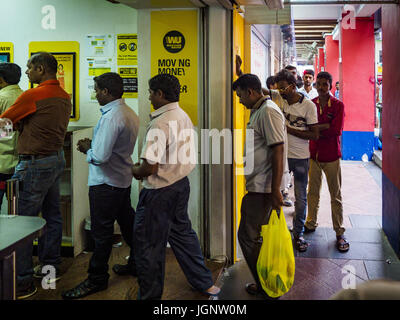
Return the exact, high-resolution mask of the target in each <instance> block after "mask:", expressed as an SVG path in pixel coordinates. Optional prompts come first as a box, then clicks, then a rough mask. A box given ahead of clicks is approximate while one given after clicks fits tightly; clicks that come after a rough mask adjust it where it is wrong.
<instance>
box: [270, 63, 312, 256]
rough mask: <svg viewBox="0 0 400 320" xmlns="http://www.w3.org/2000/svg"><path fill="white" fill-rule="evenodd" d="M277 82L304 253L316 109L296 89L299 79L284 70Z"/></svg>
mask: <svg viewBox="0 0 400 320" xmlns="http://www.w3.org/2000/svg"><path fill="white" fill-rule="evenodd" d="M275 79H276V82H277V87H278V90H279V93H280V95H281V96H282V98H283V99H284V100H286V102H287V103H285V105H284V106H283V113H284V115H285V118H286V129H287V140H288V156H287V157H288V163H289V170H290V171H292V172H293V177H294V189H295V197H296V201H295V215H294V217H293V237H294V240H295V247H296V249H297V250H299V251H301V252H304V251H306V250H307V247H308V243H307V242H306V241H305V240H304V238H303V233H304V223H305V219H306V213H307V210H306V208H307V184H308V168H309V158H310V151H309V142H308V140H310V139H318V134H319V131H318V127H317V126H316V125H317V124H318V116H317V107H316V106H315V104H314V103H313V102H312V101H311V100H309V99H307V98H305V97H304V95H303V94H302V93H299V92H298V91H297V90H296V79H295V77H294V76H293V74H291V73H290V72H289V71H287V70H281V71H280V72H279V73H278V74H277V75H276V78H275Z"/></svg>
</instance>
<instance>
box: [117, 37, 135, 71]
mask: <svg viewBox="0 0 400 320" xmlns="http://www.w3.org/2000/svg"><path fill="white" fill-rule="evenodd" d="M117 64H118V65H119V66H131V65H133V66H135V65H137V34H118V35H117Z"/></svg>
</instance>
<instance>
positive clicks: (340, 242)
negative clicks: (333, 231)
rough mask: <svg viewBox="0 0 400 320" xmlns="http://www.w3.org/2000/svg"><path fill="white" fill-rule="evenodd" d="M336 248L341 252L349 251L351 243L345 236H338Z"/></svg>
mask: <svg viewBox="0 0 400 320" xmlns="http://www.w3.org/2000/svg"><path fill="white" fill-rule="evenodd" d="M336 248H337V249H338V250H339V251H340V252H347V251H349V249H350V243H349V242H348V241H347V240H346V238H345V237H344V236H338V237H336Z"/></svg>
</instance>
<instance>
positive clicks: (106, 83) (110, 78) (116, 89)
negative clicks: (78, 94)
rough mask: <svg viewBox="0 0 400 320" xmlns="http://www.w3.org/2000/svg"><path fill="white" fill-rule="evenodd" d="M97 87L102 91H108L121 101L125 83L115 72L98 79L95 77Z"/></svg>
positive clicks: (104, 74)
mask: <svg viewBox="0 0 400 320" xmlns="http://www.w3.org/2000/svg"><path fill="white" fill-rule="evenodd" d="M93 80H94V82H96V84H97V87H98V88H99V89H101V90H103V89H106V88H107V90H108V92H109V93H110V94H111V95H112V96H113V97H114V98H116V99H120V98H121V97H122V95H123V93H124V82H123V80H122V78H121V76H120V75H119V74H118V73H115V72H106V73H103V74H102V75H100V76H98V77H94V79H93Z"/></svg>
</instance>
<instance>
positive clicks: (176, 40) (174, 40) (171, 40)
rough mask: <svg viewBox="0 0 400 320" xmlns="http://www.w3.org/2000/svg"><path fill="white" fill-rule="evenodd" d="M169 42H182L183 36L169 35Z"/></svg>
mask: <svg viewBox="0 0 400 320" xmlns="http://www.w3.org/2000/svg"><path fill="white" fill-rule="evenodd" d="M167 43H168V44H181V43H182V37H167Z"/></svg>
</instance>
